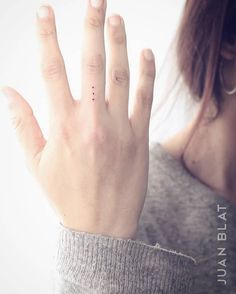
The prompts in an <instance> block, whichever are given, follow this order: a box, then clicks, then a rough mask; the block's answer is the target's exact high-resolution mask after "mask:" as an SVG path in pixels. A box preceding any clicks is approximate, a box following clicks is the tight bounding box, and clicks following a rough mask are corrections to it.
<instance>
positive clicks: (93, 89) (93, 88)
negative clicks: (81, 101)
mask: <svg viewBox="0 0 236 294" xmlns="http://www.w3.org/2000/svg"><path fill="white" fill-rule="evenodd" d="M92 91H93V99H92V100H93V102H94V101H95V99H94V95H95V93H94V91H95V87H94V86H92Z"/></svg>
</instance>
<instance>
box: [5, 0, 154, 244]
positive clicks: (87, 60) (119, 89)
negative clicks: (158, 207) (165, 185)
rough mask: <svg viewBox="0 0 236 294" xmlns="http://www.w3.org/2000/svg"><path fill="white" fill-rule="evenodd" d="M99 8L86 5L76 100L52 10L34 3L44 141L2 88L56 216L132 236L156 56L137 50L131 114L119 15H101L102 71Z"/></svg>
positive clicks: (142, 186)
mask: <svg viewBox="0 0 236 294" xmlns="http://www.w3.org/2000/svg"><path fill="white" fill-rule="evenodd" d="M92 2H94V3H96V4H97V7H93V6H92ZM99 2H101V5H100V6H99V7H98V4H99ZM105 11H106V1H105V0H104V1H99V0H96V1H91V2H90V3H89V4H88V11H87V15H86V18H85V25H84V30H85V32H84V42H83V50H82V63H81V64H82V89H81V99H79V100H75V99H74V98H73V96H72V94H71V91H70V88H69V85H68V80H67V75H66V71H65V65H64V61H63V57H62V55H61V52H60V49H59V45H58V42H57V36H56V25H55V16H54V12H53V9H52V8H51V7H50V6H43V7H41V8H40V10H39V13H38V16H37V31H38V37H39V42H40V48H41V50H40V51H41V56H42V75H43V78H44V80H45V85H46V88H47V91H48V96H49V112H50V127H49V130H50V132H49V137H48V139H47V141H46V140H45V138H44V137H43V134H42V131H41V129H40V127H39V125H38V122H37V120H36V118H35V116H34V114H33V111H32V109H31V107H30V106H29V104H28V103H27V102H26V100H25V99H24V98H23V97H22V96H21V95H20V94H19V93H18V92H17V91H15V90H14V89H12V88H9V87H5V88H3V89H2V91H3V92H4V93H5V95H6V96H8V97H9V109H10V113H11V117H12V122H13V126H14V128H15V129H16V133H17V136H18V138H19V141H20V143H21V144H22V146H23V150H24V151H25V154H26V160H27V165H28V167H29V168H30V170H31V171H32V172H33V174H34V175H35V177H36V178H37V180H38V182H39V183H40V186H41V187H42V189H43V191H45V193H46V195H47V197H48V199H49V201H50V203H51V204H52V206H53V208H54V209H55V210H56V212H57V214H58V215H59V218H60V221H61V223H62V224H63V225H64V226H66V227H68V228H71V229H74V230H77V231H84V232H90V233H95V234H103V235H108V236H114V237H120V238H135V234H136V232H137V228H138V222H139V218H140V214H141V211H142V209H143V205H144V200H145V197H146V193H147V184H148V166H149V144H148V141H149V122H150V114H151V107H152V100H153V87H154V79H155V61H154V56H153V54H152V51H151V50H148V49H146V50H143V51H142V53H141V61H140V78H139V82H138V86H137V92H136V96H135V100H134V101H135V102H134V105H133V108H132V115H131V117H130V118H129V117H128V101H129V100H128V99H129V65H128V57H127V46H126V33H125V26H124V21H123V20H122V18H121V17H120V16H118V15H116V16H112V17H111V18H109V20H108V21H107V29H108V39H109V53H110V54H109V60H108V72H107V76H106V74H105V57H106V55H105V45H104V22H105ZM106 84H107V93H106V94H105V85H106Z"/></svg>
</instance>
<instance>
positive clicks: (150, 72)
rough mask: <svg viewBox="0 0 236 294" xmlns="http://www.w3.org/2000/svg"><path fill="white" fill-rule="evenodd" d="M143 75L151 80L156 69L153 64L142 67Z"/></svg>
mask: <svg viewBox="0 0 236 294" xmlns="http://www.w3.org/2000/svg"><path fill="white" fill-rule="evenodd" d="M143 75H144V76H145V77H147V78H150V79H151V80H153V79H154V78H155V75H156V70H155V66H153V65H151V64H150V65H147V66H146V67H145V68H144V69H143Z"/></svg>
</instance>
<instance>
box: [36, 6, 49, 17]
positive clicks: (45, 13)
mask: <svg viewBox="0 0 236 294" xmlns="http://www.w3.org/2000/svg"><path fill="white" fill-rule="evenodd" d="M37 13H38V17H39V18H48V17H49V14H50V11H49V8H48V6H45V5H43V6H40V7H39V8H38V11H37Z"/></svg>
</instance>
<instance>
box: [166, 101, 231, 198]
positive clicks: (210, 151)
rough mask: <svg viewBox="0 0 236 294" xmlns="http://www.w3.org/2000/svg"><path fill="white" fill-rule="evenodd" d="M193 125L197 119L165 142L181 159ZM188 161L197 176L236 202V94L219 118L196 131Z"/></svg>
mask: <svg viewBox="0 0 236 294" xmlns="http://www.w3.org/2000/svg"><path fill="white" fill-rule="evenodd" d="M227 99H228V100H227ZM193 127H194V121H193V122H192V123H191V124H189V125H188V127H186V128H185V129H184V130H182V131H181V132H180V133H178V134H177V135H175V136H174V137H172V138H171V139H169V140H167V141H166V142H164V143H163V144H162V145H163V147H164V148H165V149H166V151H167V152H169V153H170V154H171V155H172V156H174V157H175V158H178V159H179V158H180V156H181V154H182V152H183V150H184V146H185V144H186V142H187V140H188V138H189V135H190V134H191V130H192V128H193ZM184 161H185V165H186V168H187V169H188V171H189V172H190V173H191V174H192V175H193V176H195V177H196V178H198V179H199V180H200V181H201V182H203V183H204V184H206V185H207V186H209V187H210V188H211V189H213V190H215V191H216V192H217V193H218V194H220V195H222V196H224V197H226V198H227V199H228V200H230V201H232V202H235V203H236V97H235V98H234V99H233V97H232V98H229V97H227V98H226V102H225V104H224V109H223V111H222V112H220V114H219V115H218V116H217V118H216V119H215V120H214V121H212V122H210V123H209V124H206V125H205V126H200V127H199V128H198V129H197V130H196V131H195V133H194V136H193V137H192V140H191V143H190V144H189V146H188V147H187V149H186V152H185V153H184Z"/></svg>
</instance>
